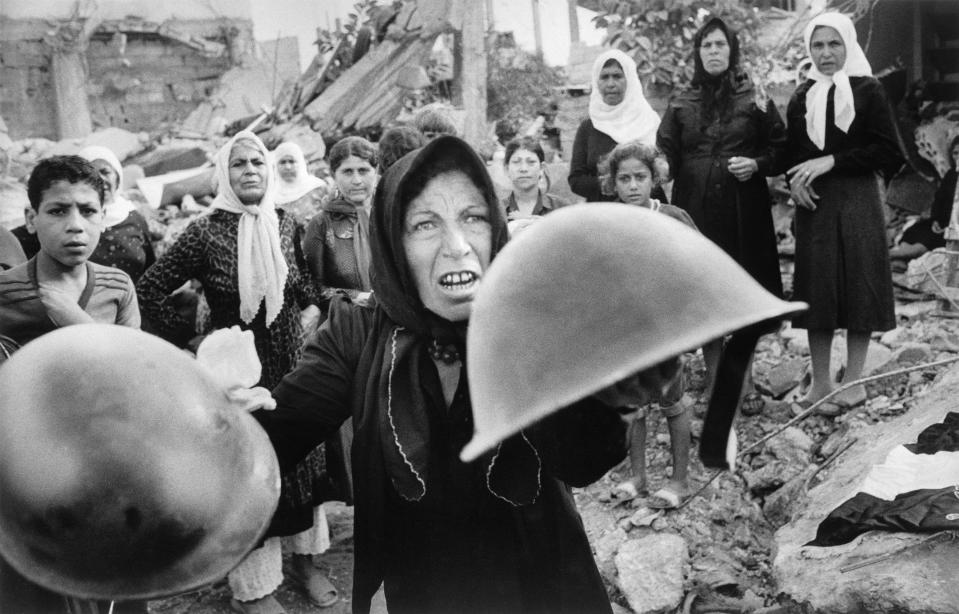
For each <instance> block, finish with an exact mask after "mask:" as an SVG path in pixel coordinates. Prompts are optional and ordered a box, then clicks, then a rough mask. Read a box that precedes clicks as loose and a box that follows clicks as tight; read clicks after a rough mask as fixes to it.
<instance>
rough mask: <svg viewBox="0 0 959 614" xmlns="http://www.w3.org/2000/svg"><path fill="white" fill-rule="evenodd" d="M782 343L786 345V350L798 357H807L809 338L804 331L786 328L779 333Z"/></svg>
mask: <svg viewBox="0 0 959 614" xmlns="http://www.w3.org/2000/svg"><path fill="white" fill-rule="evenodd" d="M780 335H781V336H782V338H783V341H785V343H786V349H788V350H789V351H790V352H792V353H794V354H799V355H800V356H808V355H809V337H808V336H807V335H806V331H805V330H803V329H801V328H786V329H783V331H782V332H780Z"/></svg>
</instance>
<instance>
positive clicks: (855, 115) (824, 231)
mask: <svg viewBox="0 0 959 614" xmlns="http://www.w3.org/2000/svg"><path fill="white" fill-rule="evenodd" d="M805 40H806V49H807V52H808V53H809V56H810V57H811V58H812V60H813V64H814V67H813V68H812V69H811V70H810V71H809V75H808V80H807V81H806V82H805V83H803V84H802V85H800V86H799V87H798V88H797V89H796V92H795V93H794V94H793V96H792V98H791V99H790V101H789V106H788V108H787V111H786V118H787V121H788V123H789V137H788V139H789V140H788V144H789V147H788V151H789V154H790V156H791V160H790V163H791V168H789V170H788V171H787V173H788V174H789V176H790V190H791V192H792V197H793V200H794V201H795V202H796V204H797V208H796V271H795V277H794V281H793V285H794V293H793V297H794V298H795V299H796V300H801V301H806V302H807V303H809V306H810V308H809V311H808V312H807V313H806V314H804V315H803V316H802V317H799V318H796V319H795V320H794V321H793V324H794V325H795V326H798V327H802V328H806V329H808V331H809V349H810V355H811V362H812V370H813V381H812V386H811V388H810V390H809V393H808V395H807V397H806V399H805V400H806V402H809V403H811V402H814V401H817V400H819V399H820V398H822V397H823V396H825V395H826V394H828V393H829V392H831V391H832V389H833V387H834V386H833V384H832V382H831V378H830V374H829V362H830V361H829V355H830V350H831V347H832V339H833V333H834V331H835V329H837V328H844V329H846V330H847V331H848V332H847V338H846V346H847V363H846V369H845V378H844V381H845V382H850V381H853V380H856V379H859V378H860V377H861V376H862V369H863V365H864V364H865V360H866V351H867V349H868V348H869V337H870V334H871V333H872V332H873V331H884V330H889V329H891V328H893V327H894V326H895V325H896V318H895V311H894V305H893V295H892V280H891V274H890V269H889V251H888V248H887V245H886V232H885V219H884V216H883V211H882V200H881V181H882V177H881V175H885V176H886V177H891V176H892V174H893V173H895V172H896V171H897V170H898V168H899V167H900V166H901V165H902V162H903V157H902V154H901V152H900V150H899V146H898V141H897V139H896V128H895V124H893V120H892V117H891V115H890V107H889V104H888V102H887V100H886V96H885V93H884V92H883V88H882V84H881V83H880V82H879V81H878V80H876V79H875V78H874V77H873V76H872V70H871V68H870V66H869V62H868V61H867V60H866V56H865V54H863V51H862V49H861V48H860V47H859V43H858V42H856V29H855V27H854V26H853V24H852V21H851V20H850V19H849V18H848V17H846V16H844V15H842V14H840V13H823V14H821V15H819V16H817V17H816V18H814V19H813V20H812V21H810V22H809V25H807V26H806V31H805ZM865 400H866V391H865V388H864V387H863V386H861V385H860V386H856V387H853V388H850V389H848V390H846V391H844V392H843V393H842V394H840V395H839V397H837V398H836V401H837V404H838V405H840V406H854V405H857V404H860V403H862V402H864V401H865Z"/></svg>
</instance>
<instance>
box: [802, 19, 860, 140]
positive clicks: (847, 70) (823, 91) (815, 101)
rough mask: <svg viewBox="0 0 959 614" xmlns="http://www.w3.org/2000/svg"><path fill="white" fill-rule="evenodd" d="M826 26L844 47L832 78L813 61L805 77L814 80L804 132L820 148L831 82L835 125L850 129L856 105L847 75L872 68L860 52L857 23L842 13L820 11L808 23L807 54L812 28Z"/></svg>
mask: <svg viewBox="0 0 959 614" xmlns="http://www.w3.org/2000/svg"><path fill="white" fill-rule="evenodd" d="M820 26H826V27H829V28H833V29H834V30H836V32H838V33H839V36H840V37H841V38H842V42H843V45H845V47H846V63H845V64H844V65H843V66H842V68H840V69H839V70H837V71H836V72H835V73H834V74H833V75H832V76H831V77H830V76H827V75H824V74H822V73H821V72H819V69H818V68H816V66H815V64H813V66H812V68H810V69H809V74H808V75H806V78H807V79H812V80H813V81H815V83H814V84H813V85H812V87H810V88H809V91H808V92H806V134H808V135H809V139H810V140H811V141H812V142H813V143H814V144H815V145H816V147H818V148H819V149H825V148H826V103H827V100H828V97H829V89H830V87H831V86H832V85H835V86H836V93H835V94H834V95H833V109H834V113H833V114H834V123H835V125H836V127H837V128H839V129H840V130H842V131H843V132H848V131H849V126H851V125H852V121H853V120H854V119H855V118H856V107H855V104H854V101H853V96H852V86H851V85H849V77H871V76H872V67H870V66H869V60H867V59H866V54H865V53H863V50H862V47H860V46H859V42H858V41H857V40H856V26H854V25H853V23H852V20H851V19H849V17H846V16H845V15H843V14H842V13H821V14H820V15H817V16H816V17H814V18H813V19H812V20H811V21H810V22H809V23H808V24H807V25H806V31H805V34H804V39H805V41H806V53H807V54H809V56H810V57H812V52H811V50H810V48H809V41H810V39H811V38H812V33H813V31H814V30H815V29H816V28H818V27H820Z"/></svg>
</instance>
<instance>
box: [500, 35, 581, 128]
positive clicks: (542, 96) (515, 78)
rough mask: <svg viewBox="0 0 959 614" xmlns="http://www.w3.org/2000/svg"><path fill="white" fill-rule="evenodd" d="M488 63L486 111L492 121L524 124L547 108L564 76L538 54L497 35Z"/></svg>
mask: <svg viewBox="0 0 959 614" xmlns="http://www.w3.org/2000/svg"><path fill="white" fill-rule="evenodd" d="M491 38H493V41H492V44H491V52H490V54H489V57H488V60H487V64H486V66H487V85H486V87H487V107H486V117H487V119H488V120H490V121H496V120H500V119H506V120H512V121H515V122H518V123H523V122H525V121H528V120H530V119H533V118H534V117H536V115H538V114H539V113H540V111H541V110H542V109H543V108H544V107H545V106H546V105H548V104H549V103H550V102H551V101H552V100H553V97H554V95H555V91H556V88H557V87H559V86H560V85H562V84H563V74H562V71H560V70H559V69H557V68H552V67H550V66H548V65H547V64H546V62H544V61H543V58H542V57H541V56H539V55H536V54H531V53H527V52H526V51H523V50H522V49H520V48H519V47H517V46H516V43H515V40H514V39H513V37H512V35H511V34H496V35H494V36H493V37H491Z"/></svg>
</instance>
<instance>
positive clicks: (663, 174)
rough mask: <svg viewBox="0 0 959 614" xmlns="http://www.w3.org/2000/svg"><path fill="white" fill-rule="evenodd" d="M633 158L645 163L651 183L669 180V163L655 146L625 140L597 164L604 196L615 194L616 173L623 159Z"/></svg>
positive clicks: (657, 183) (661, 182) (658, 183)
mask: <svg viewBox="0 0 959 614" xmlns="http://www.w3.org/2000/svg"><path fill="white" fill-rule="evenodd" d="M630 158H635V159H637V160H639V161H640V162H642V163H643V164H645V165H646V168H648V169H649V172H650V174H652V176H653V185H661V184H663V183H664V182H666V181H668V180H669V176H668V171H667V170H666V169H668V168H669V164H668V163H667V162H666V157H665V156H664V155H663V154H662V153H661V152H660V151H659V150H658V149H656V148H655V147H651V146H649V145H644V144H643V143H641V142H640V141H626V142H625V143H620V144H619V145H617V146H616V147H614V148H613V150H612V151H611V152H609V153H608V154H606V156H605V157H603V158H602V159H600V161H599V164H597V170H598V171H599V177H600V187H601V188H602V191H603V194H605V195H606V196H614V195H615V194H616V173H617V172H619V165H620V163H622V162H623V160H629V159H630Z"/></svg>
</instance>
